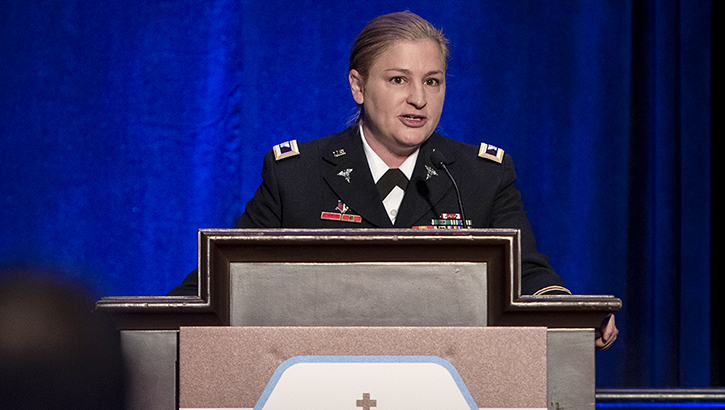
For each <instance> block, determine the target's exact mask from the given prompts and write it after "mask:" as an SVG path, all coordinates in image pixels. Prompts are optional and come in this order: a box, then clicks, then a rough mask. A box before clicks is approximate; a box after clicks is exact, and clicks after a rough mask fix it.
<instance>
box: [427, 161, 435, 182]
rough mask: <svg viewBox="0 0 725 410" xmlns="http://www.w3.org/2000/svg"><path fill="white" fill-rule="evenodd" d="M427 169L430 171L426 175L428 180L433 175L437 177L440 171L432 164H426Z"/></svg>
mask: <svg viewBox="0 0 725 410" xmlns="http://www.w3.org/2000/svg"><path fill="white" fill-rule="evenodd" d="M425 169H426V171H427V172H428V173H427V174H426V176H425V180H426V181H427V180H429V179H430V178H431V177H437V176H438V173H437V172H436V170H435V169H433V168H431V167H430V166H428V165H426V166H425Z"/></svg>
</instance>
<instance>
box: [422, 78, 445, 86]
mask: <svg viewBox="0 0 725 410" xmlns="http://www.w3.org/2000/svg"><path fill="white" fill-rule="evenodd" d="M440 83H441V82H440V81H438V79H437V78H429V79H427V80H425V84H426V85H431V86H436V85H439V84H440Z"/></svg>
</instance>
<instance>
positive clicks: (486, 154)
mask: <svg viewBox="0 0 725 410" xmlns="http://www.w3.org/2000/svg"><path fill="white" fill-rule="evenodd" d="M478 156H479V157H481V158H485V159H489V160H491V161H494V162H498V163H499V164H500V163H501V161H503V150H502V149H501V148H499V147H496V146H493V145H491V144H486V143H484V142H482V143H481V148H479V149H478Z"/></svg>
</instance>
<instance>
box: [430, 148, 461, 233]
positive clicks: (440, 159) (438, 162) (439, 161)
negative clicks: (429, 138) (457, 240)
mask: <svg viewBox="0 0 725 410" xmlns="http://www.w3.org/2000/svg"><path fill="white" fill-rule="evenodd" d="M430 160H431V161H433V165H434V166H435V167H436V168H438V169H442V170H444V171H446V175H448V178H450V180H451V182H452V183H453V188H454V189H455V190H456V199H458V210H459V211H461V219H463V228H468V222H467V221H466V214H465V213H464V212H463V202H462V201H461V191H459V190H458V184H456V180H455V179H453V175H451V172H450V171H448V167H447V166H446V164H447V163H448V161H447V160H446V156H445V155H443V153H441V152H440V151H436V150H433V152H432V153H431V154H430Z"/></svg>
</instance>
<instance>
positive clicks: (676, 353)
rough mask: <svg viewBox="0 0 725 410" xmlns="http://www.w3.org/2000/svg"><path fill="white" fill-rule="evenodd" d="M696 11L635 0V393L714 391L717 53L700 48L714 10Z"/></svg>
mask: <svg viewBox="0 0 725 410" xmlns="http://www.w3.org/2000/svg"><path fill="white" fill-rule="evenodd" d="M694 3H695V4H693V3H688V2H681V3H680V2H677V1H671V2H663V1H641V2H639V1H635V2H633V9H632V48H631V52H632V59H631V64H632V67H631V68H632V71H631V73H632V74H631V119H630V120H631V123H630V164H629V181H630V183H629V215H628V218H629V221H628V258H627V260H628V272H627V291H626V305H627V306H626V310H625V311H624V318H623V319H624V321H625V322H626V324H627V326H626V328H627V333H628V334H627V344H626V346H625V374H624V376H623V384H624V386H626V387H707V386H709V385H710V380H709V376H710V375H709V374H708V372H707V371H705V370H704V369H709V368H710V334H709V322H710V316H709V314H710V308H709V298H708V297H707V296H708V295H707V294H706V293H705V292H703V290H705V289H709V279H710V278H709V275H707V273H708V272H709V263H710V243H709V229H710V220H709V211H710V206H709V203H710V180H709V176H710V165H709V161H710V155H709V154H710V149H709V141H710V139H709V138H706V139H705V138H702V137H703V136H704V135H708V134H709V132H710V130H709V125H710V112H709V106H708V102H709V98H710V72H709V69H710V65H709V61H710V60H709V59H710V55H709V52H710V47H702V45H701V46H700V47H696V46H695V45H694V44H693V43H695V42H693V41H692V40H693V38H695V37H694V36H698V37H697V38H700V39H709V38H710V35H709V21H710V9H709V8H710V6H709V4H708V2H694ZM703 34H705V35H703ZM713 329H715V328H713Z"/></svg>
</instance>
